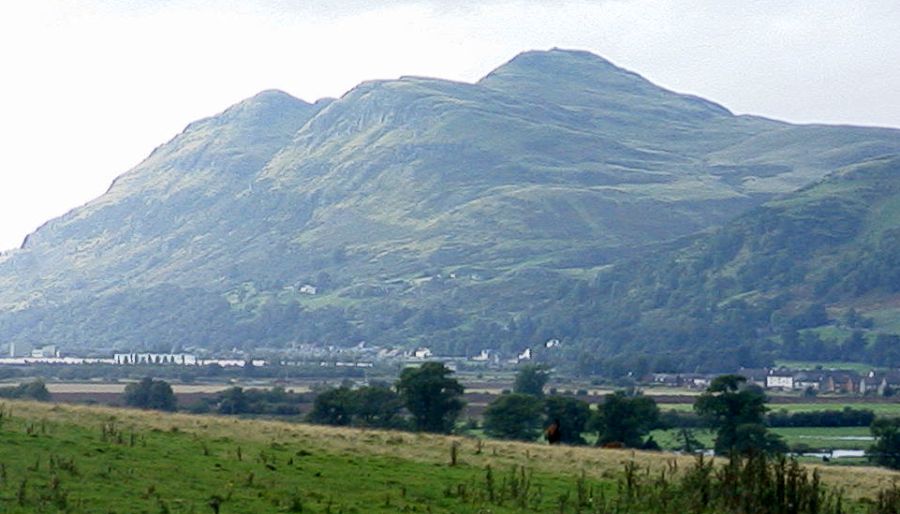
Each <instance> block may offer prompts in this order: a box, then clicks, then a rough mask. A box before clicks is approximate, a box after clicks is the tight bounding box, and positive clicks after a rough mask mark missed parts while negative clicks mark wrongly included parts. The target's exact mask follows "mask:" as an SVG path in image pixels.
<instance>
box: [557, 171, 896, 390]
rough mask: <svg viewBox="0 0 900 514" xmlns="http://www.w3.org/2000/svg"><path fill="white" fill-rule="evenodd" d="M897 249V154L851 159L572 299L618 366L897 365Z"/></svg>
mask: <svg viewBox="0 0 900 514" xmlns="http://www.w3.org/2000/svg"><path fill="white" fill-rule="evenodd" d="M898 256H900V157H897V156H893V157H886V158H880V159H874V160H869V161H865V162H863V163H859V164H855V165H852V166H849V167H846V168H843V169H841V170H839V171H837V172H835V173H833V174H831V175H829V176H828V177H827V178H825V179H823V180H821V181H819V182H817V183H815V184H811V185H809V186H807V187H804V188H802V189H800V190H799V191H797V192H795V193H792V194H789V195H786V196H784V197H782V198H778V199H775V200H772V201H770V202H767V203H766V204H764V205H762V206H760V207H758V208H755V209H752V210H751V211H749V212H747V213H746V214H744V215H741V216H739V217H738V218H737V219H735V220H733V221H731V222H729V223H727V224H726V225H725V226H724V227H722V228H721V229H718V230H716V231H715V232H713V233H710V234H707V235H704V236H699V237H695V238H693V240H685V241H684V242H683V243H682V244H681V245H680V247H676V248H675V249H673V250H671V251H669V252H665V253H662V254H660V255H657V256H654V257H652V258H644V259H638V260H636V261H632V262H630V263H627V264H622V265H619V266H615V267H613V268H612V269H610V270H608V271H607V272H605V273H601V274H599V275H598V277H597V279H596V280H595V281H594V282H593V284H592V286H591V288H590V290H589V291H588V292H583V293H582V295H583V296H584V297H586V298H589V300H584V299H583V300H581V301H577V300H576V299H574V298H567V299H566V300H565V301H564V302H563V303H564V304H568V305H573V304H578V305H581V306H582V308H581V310H580V311H579V312H578V313H577V316H579V317H580V318H582V319H586V320H591V322H590V323H585V324H584V325H585V326H583V327H581V331H580V333H570V334H569V335H570V337H573V338H574V339H579V340H582V341H589V342H587V343H586V344H585V346H584V347H583V349H584V350H587V351H588V352H589V353H592V354H595V355H606V356H607V357H609V356H611V355H617V356H619V358H618V361H617V359H616V358H614V359H612V362H613V363H612V367H615V368H617V371H618V372H623V371H625V368H629V367H631V368H634V367H635V366H637V367H638V368H643V371H647V370H650V369H659V370H661V371H665V370H690V369H705V370H716V371H720V370H721V371H724V370H729V369H730V370H733V369H736V368H737V367H738V366H748V367H752V366H759V365H763V364H767V363H770V362H771V358H773V357H776V358H778V357H780V358H795V359H804V360H818V361H822V360H857V361H860V360H862V361H867V362H870V363H872V364H875V365H881V366H897V365H900V337H897V335H896V334H897V333H898V330H897V328H898V327H897V326H896V320H897V319H898V318H900V257H898ZM588 305H591V307H588ZM555 314H558V313H555ZM553 315H554V313H551V314H550V316H553ZM869 316H874V318H873V319H868V320H867V317H869ZM638 355H643V356H644V360H643V361H642V362H640V363H639V362H637V361H636V360H635V359H634V356H638ZM648 355H649V356H651V357H650V358H647V356H648ZM616 361H617V362H616ZM593 365H595V366H601V367H602V366H604V365H606V366H607V367H609V366H610V362H607V363H605V364H604V363H601V362H599V361H595V362H594V363H593Z"/></svg>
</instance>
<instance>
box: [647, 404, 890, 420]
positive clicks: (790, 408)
mask: <svg viewBox="0 0 900 514" xmlns="http://www.w3.org/2000/svg"><path fill="white" fill-rule="evenodd" d="M768 407H769V411H770V412H777V411H786V412H792V413H793V412H818V411H823V410H841V409H843V408H844V407H851V408H854V409H865V410H871V411H872V412H874V413H875V414H876V415H878V416H891V417H893V416H900V403H881V402H853V401H848V402H847V403H828V402H810V403H769V404H768ZM659 408H660V410H663V411H666V410H674V411H679V412H692V411H693V410H694V404H693V403H660V404H659Z"/></svg>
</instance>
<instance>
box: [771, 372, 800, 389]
mask: <svg viewBox="0 0 900 514" xmlns="http://www.w3.org/2000/svg"><path fill="white" fill-rule="evenodd" d="M793 388H794V375H775V374H772V375H768V376H766V389H785V390H789V389H793Z"/></svg>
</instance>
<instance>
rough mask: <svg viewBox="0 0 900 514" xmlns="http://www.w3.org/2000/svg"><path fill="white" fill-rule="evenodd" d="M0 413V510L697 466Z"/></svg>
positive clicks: (349, 433)
mask: <svg viewBox="0 0 900 514" xmlns="http://www.w3.org/2000/svg"><path fill="white" fill-rule="evenodd" d="M2 413H3V415H2V418H0V420H2V421H0V511H3V512H56V511H63V512H66V511H67V512H104V513H107V512H120V513H126V512H197V513H202V512H216V511H217V509H218V511H219V512H223V513H224V512H332V513H338V512H344V513H351V512H358V513H367V512H392V513H393V512H461V513H466V512H471V513H476V512H488V511H490V512H494V513H503V512H522V511H534V512H579V511H580V512H591V511H592V510H591V508H589V507H591V505H597V504H598V502H600V501H608V500H609V498H613V497H615V495H616V494H618V493H617V491H621V487H622V483H623V476H624V471H623V469H624V468H625V467H626V465H628V463H633V464H634V465H635V466H636V467H635V468H634V469H637V470H639V472H638V474H641V475H645V474H646V473H648V472H647V471H645V470H648V469H649V475H645V476H652V477H658V476H659V475H660V474H662V473H668V474H670V476H671V475H672V474H675V475H677V474H678V473H684V472H685V470H688V469H689V468H690V467H691V466H692V465H693V463H694V458H693V457H689V456H675V455H673V454H667V453H658V454H655V453H644V452H631V451H626V450H609V449H606V450H602V449H596V448H575V447H565V446H561V447H550V446H547V445H541V444H523V443H512V442H501V441H493V440H478V439H472V438H460V437H444V436H436V435H427V434H412V433H404V432H391V431H378V430H356V429H340V428H334V427H323V426H314V425H306V424H297V423H286V422H273V421H260V420H243V419H237V418H233V417H229V418H224V417H216V416H192V415H184V414H163V413H158V412H148V411H138V410H129V409H114V408H108V407H97V406H76V405H53V404H40V403H30V402H18V401H7V402H3V403H2ZM454 458H455V461H456V463H455V465H454V464H453V462H452V461H453V459H454ZM819 470H820V473H821V476H822V479H823V481H824V482H825V483H826V484H829V485H833V486H839V487H841V488H843V490H844V492H845V495H846V496H847V497H848V498H859V497H874V496H875V495H876V494H877V491H878V490H879V489H883V488H886V487H888V486H889V485H890V484H891V482H892V481H893V480H894V479H895V478H897V477H898V476H900V475H898V474H896V473H892V472H889V471H886V470H882V469H877V468H868V467H854V468H844V467H839V468H836V467H823V468H819ZM604 498H605V499H606V500H603V499H604ZM850 503H853V502H850ZM851 508H852V506H851Z"/></svg>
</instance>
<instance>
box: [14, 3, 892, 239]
mask: <svg viewBox="0 0 900 514" xmlns="http://www.w3.org/2000/svg"><path fill="white" fill-rule="evenodd" d="M316 3H321V4H328V5H327V6H326V5H323V6H314V5H312V4H316ZM898 27H900V1H897V0H882V1H876V0H871V1H866V0H808V1H804V0H733V1H729V0H594V1H550V0H547V1H537V0H530V1H529V0H513V1H490V0H486V1H480V2H479V1H475V0H456V1H440V0H388V1H380V2H376V1H371V2H368V1H364V0H338V1H332V2H302V1H289V0H243V1H237V0H78V1H77V2H73V1H71V0H8V1H3V2H2V4H0V249H5V248H12V247H15V246H18V245H19V244H20V243H21V240H22V238H23V237H24V236H25V235H26V234H27V233H28V232H30V231H32V230H34V229H35V228H36V227H37V226H38V225H40V224H41V223H43V222H44V221H46V220H48V219H50V218H52V217H54V216H58V215H60V214H63V213H64V212H65V211H67V210H69V209H71V208H73V207H77V206H78V205H81V204H83V203H85V202H87V201H89V200H91V199H92V198H94V197H96V196H99V195H100V194H102V193H103V192H104V191H105V190H106V188H107V187H108V186H109V184H110V182H111V181H112V180H113V179H114V178H115V177H116V176H117V175H119V174H121V173H123V172H125V171H127V170H128V169H129V168H131V167H133V166H134V165H136V164H137V163H138V162H140V161H141V160H142V159H143V158H144V157H146V156H147V155H148V154H149V153H150V151H151V150H152V149H153V148H154V147H156V146H158V145H160V144H162V143H164V142H165V141H167V140H169V139H170V138H171V137H172V136H174V135H175V134H177V133H178V132H180V131H181V130H182V129H183V128H184V126H185V125H187V124H188V123H189V122H191V121H193V120H195V119H197V118H201V117H204V116H209V115H212V114H215V113H217V112H220V111H222V110H224V109H225V108H226V107H228V106H229V105H231V104H233V103H235V102H238V101H240V100H242V99H244V98H246V97H249V96H252V95H253V94H255V93H257V92H259V91H261V90H263V89H270V88H277V89H282V90H284V91H287V92H288V93H291V94H293V95H294V96H297V97H299V98H302V99H304V100H307V101H313V100H315V99H317V98H320V97H323V96H332V97H337V96H340V95H341V94H343V93H344V92H345V91H347V90H348V89H350V88H351V87H353V86H354V85H356V84H357V83H359V82H361V81H363V80H367V79H373V78H396V77H399V76H400V75H429V76H435V77H440V78H447V79H454V80H464V81H475V80H477V79H478V78H480V77H481V76H483V75H484V74H486V73H487V72H489V71H490V70H491V69H493V68H495V67H497V66H498V65H500V64H502V63H503V62H505V61H507V60H509V59H510V58H512V57H513V56H514V55H515V54H517V53H519V52H521V51H525V50H530V49H548V48H551V47H554V46H558V47H563V48H577V49H585V50H590V51H592V52H595V53H597V54H599V55H602V56H604V57H606V58H607V59H610V60H612V61H613V62H614V63H615V64H618V65H619V66H622V67H625V68H628V69H630V70H632V71H636V72H638V73H640V74H642V75H644V76H645V77H647V78H648V79H650V80H652V81H654V82H656V83H657V84H660V85H662V86H665V87H668V88H670V89H674V90H676V91H680V92H687V93H693V94H697V95H700V96H703V97H705V98H709V99H711V100H714V101H717V102H719V103H722V104H723V105H725V106H726V107H728V108H729V109H731V110H732V111H735V112H737V113H753V114H760V115H765V116H769V117H774V118H779V119H783V120H788V121H794V122H827V123H850V124H860V125H880V126H892V127H900V66H898V63H900V30H898Z"/></svg>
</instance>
